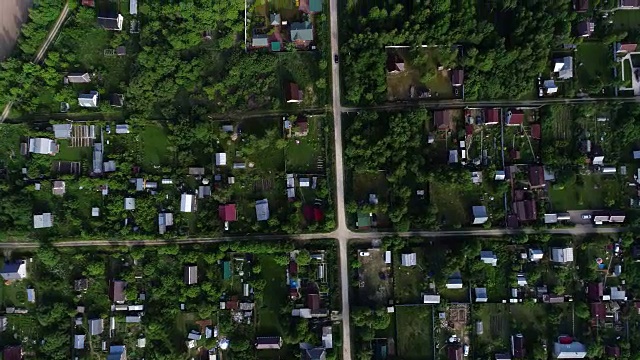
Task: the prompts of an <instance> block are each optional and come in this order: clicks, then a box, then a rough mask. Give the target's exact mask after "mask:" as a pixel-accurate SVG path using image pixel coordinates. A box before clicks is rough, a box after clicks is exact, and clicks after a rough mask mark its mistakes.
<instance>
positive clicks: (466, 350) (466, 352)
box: [464, 344, 469, 357]
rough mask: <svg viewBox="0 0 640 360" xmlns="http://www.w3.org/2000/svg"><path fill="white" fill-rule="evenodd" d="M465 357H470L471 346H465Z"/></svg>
mask: <svg viewBox="0 0 640 360" xmlns="http://www.w3.org/2000/svg"><path fill="white" fill-rule="evenodd" d="M464 356H465V357H467V356H469V345H466V344H465V345H464Z"/></svg>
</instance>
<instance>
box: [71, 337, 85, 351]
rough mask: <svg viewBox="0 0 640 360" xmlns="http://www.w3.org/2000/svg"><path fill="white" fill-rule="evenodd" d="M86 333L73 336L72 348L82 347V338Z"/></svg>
mask: <svg viewBox="0 0 640 360" xmlns="http://www.w3.org/2000/svg"><path fill="white" fill-rule="evenodd" d="M86 337H87V336H86V335H75V336H74V337H73V348H74V349H76V350H81V349H84V340H85V338H86Z"/></svg>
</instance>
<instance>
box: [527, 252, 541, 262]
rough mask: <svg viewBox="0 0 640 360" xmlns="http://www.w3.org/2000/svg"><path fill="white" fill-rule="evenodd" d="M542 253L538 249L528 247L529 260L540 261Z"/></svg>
mask: <svg viewBox="0 0 640 360" xmlns="http://www.w3.org/2000/svg"><path fill="white" fill-rule="evenodd" d="M543 257H544V253H543V252H542V250H540V249H529V261H540V260H542V258H543Z"/></svg>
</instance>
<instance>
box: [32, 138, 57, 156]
mask: <svg viewBox="0 0 640 360" xmlns="http://www.w3.org/2000/svg"><path fill="white" fill-rule="evenodd" d="M29 152H30V153H34V154H43V155H55V154H56V153H57V152H58V144H56V142H55V141H53V140H51V139H47V138H31V139H29Z"/></svg>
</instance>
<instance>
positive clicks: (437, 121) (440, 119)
mask: <svg viewBox="0 0 640 360" xmlns="http://www.w3.org/2000/svg"><path fill="white" fill-rule="evenodd" d="M433 123H434V126H435V127H436V129H438V130H440V131H448V130H453V124H452V122H451V114H450V112H449V111H448V110H435V111H434V112H433Z"/></svg>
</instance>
